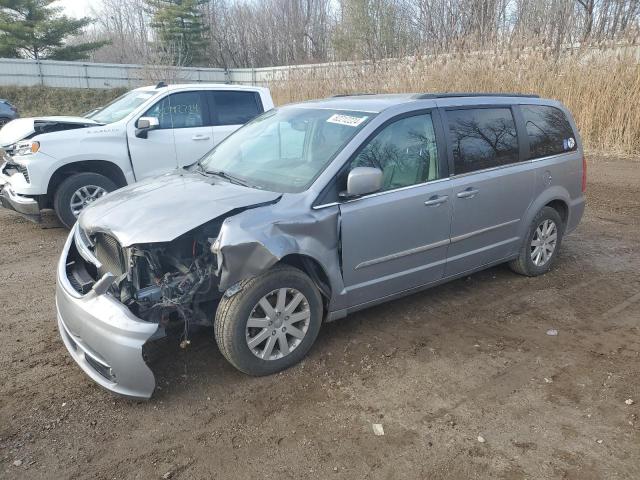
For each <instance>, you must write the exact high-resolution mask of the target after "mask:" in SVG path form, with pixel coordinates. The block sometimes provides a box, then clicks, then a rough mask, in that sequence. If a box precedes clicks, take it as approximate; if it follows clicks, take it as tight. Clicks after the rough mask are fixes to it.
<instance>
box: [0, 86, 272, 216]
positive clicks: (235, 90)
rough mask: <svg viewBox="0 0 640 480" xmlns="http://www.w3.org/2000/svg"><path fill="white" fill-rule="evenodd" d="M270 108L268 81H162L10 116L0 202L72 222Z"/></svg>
mask: <svg viewBox="0 0 640 480" xmlns="http://www.w3.org/2000/svg"><path fill="white" fill-rule="evenodd" d="M271 108H273V101H272V99H271V96H270V94H269V90H268V89H266V88H261V87H248V86H240V85H223V84H184V85H166V84H165V83H163V82H161V83H159V84H158V85H156V86H148V87H142V88H137V89H135V90H131V91H130V92H127V93H125V94H124V95H122V96H121V97H119V98H117V99H116V100H114V101H113V102H111V103H110V104H108V105H106V106H105V107H103V108H101V109H99V110H97V111H92V112H90V113H89V114H88V115H87V116H86V117H62V116H54V117H38V118H22V119H18V120H13V121H11V122H9V123H8V124H7V125H6V126H5V127H4V128H2V130H0V148H2V149H3V150H4V152H5V154H4V155H3V158H2V160H0V202H1V203H2V206H3V207H5V208H9V209H11V210H15V211H17V212H18V213H21V214H22V215H24V216H26V217H27V218H29V219H31V220H34V221H40V212H41V210H42V209H45V208H53V209H54V210H55V211H56V213H57V215H58V217H59V218H60V220H61V221H62V223H64V224H65V225H66V226H67V227H71V226H72V225H73V224H74V223H75V221H76V218H77V217H78V215H79V214H80V212H81V211H82V209H83V208H84V207H86V206H87V205H88V204H90V203H91V202H93V201H94V200H96V199H97V198H100V197H101V196H103V195H105V194H107V193H109V192H111V191H113V190H116V189H118V188H120V187H124V186H125V185H128V184H131V183H134V182H136V181H139V180H142V179H144V178H146V177H152V176H157V175H159V174H162V173H165V172H168V171H171V170H174V169H177V168H181V167H184V166H187V165H190V164H193V163H195V162H196V161H197V160H199V159H200V158H201V157H202V156H203V155H204V154H205V153H207V152H208V151H209V150H211V149H212V148H213V147H214V146H215V145H217V144H218V143H219V142H220V141H222V140H223V139H224V138H225V137H226V136H227V135H229V134H230V133H231V132H233V131H234V130H236V129H237V128H239V127H240V126H241V125H243V124H244V123H246V122H247V121H249V120H251V119H252V118H253V117H255V116H257V115H259V114H261V113H262V112H264V111H266V110H270V109H271Z"/></svg>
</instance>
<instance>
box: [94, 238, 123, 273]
mask: <svg viewBox="0 0 640 480" xmlns="http://www.w3.org/2000/svg"><path fill="white" fill-rule="evenodd" d="M94 244H95V250H94V253H95V256H96V258H97V259H98V261H99V262H100V263H101V264H102V268H101V269H100V271H99V272H98V273H99V274H100V276H102V275H104V274H105V273H107V272H110V273H113V274H114V275H115V276H116V277H118V276H120V275H122V274H123V273H124V272H125V268H124V255H123V254H122V247H121V246H120V243H118V241H117V240H116V239H115V238H113V237H112V236H111V235H107V234H106V233H97V234H96V236H95V239H94Z"/></svg>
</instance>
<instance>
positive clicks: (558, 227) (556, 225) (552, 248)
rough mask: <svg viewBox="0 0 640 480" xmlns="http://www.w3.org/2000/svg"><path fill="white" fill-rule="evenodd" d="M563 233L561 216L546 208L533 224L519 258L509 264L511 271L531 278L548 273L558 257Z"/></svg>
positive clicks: (539, 213)
mask: <svg viewBox="0 0 640 480" xmlns="http://www.w3.org/2000/svg"><path fill="white" fill-rule="evenodd" d="M563 233H564V224H563V222H562V218H561V217H560V214H558V212H557V211H556V210H555V209H553V208H551V207H544V208H543V209H542V210H540V211H539V212H538V214H537V215H536V217H535V218H534V219H533V221H532V222H531V225H530V226H529V230H528V232H527V236H526V237H525V239H524V242H523V244H522V247H521V248H520V254H519V256H518V258H516V259H515V260H512V261H511V262H509V267H511V270H513V271H514V272H516V273H519V274H521V275H527V276H529V277H535V276H537V275H542V274H543V273H547V272H548V271H549V270H550V269H551V267H552V266H553V263H554V261H555V259H556V256H557V255H558V250H559V249H560V244H561V242H562V235H563Z"/></svg>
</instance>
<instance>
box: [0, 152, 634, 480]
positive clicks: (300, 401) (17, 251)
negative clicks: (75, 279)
mask: <svg viewBox="0 0 640 480" xmlns="http://www.w3.org/2000/svg"><path fill="white" fill-rule="evenodd" d="M589 166H590V169H589V188H588V210H587V214H586V216H585V218H584V220H583V222H582V224H581V225H580V227H579V228H578V230H577V231H576V232H575V233H573V234H572V235H570V236H569V237H567V238H566V239H565V242H564V245H563V247H562V254H561V256H560V258H559V261H558V263H557V265H556V267H555V268H554V269H553V271H552V272H550V273H549V274H547V275H545V276H543V277H539V278H525V277H521V276H518V275H515V274H513V273H511V272H510V271H509V270H508V269H507V268H506V267H504V266H501V267H497V268H493V269H490V270H487V271H485V272H482V273H479V274H476V275H473V276H472V277H469V278H466V279H462V280H459V281H455V282H453V283H450V284H447V285H444V286H441V287H437V288H434V289H431V290H429V291H426V292H423V293H419V294H416V295H413V296H411V297H408V298H405V299H402V300H398V301H394V302H392V303H389V304H386V305H383V306H379V307H376V308H372V309H369V310H366V311H363V312H360V313H358V314H355V315H352V316H350V317H349V318H347V319H346V320H342V321H339V322H336V323H332V324H328V325H325V326H324V328H323V330H322V331H321V333H320V337H319V340H318V342H317V344H316V346H315V347H314V348H313V350H312V352H311V354H310V356H309V358H308V359H307V360H306V361H305V362H303V364H301V365H299V366H297V367H294V368H292V369H290V370H288V371H286V372H284V373H281V374H279V375H275V376H271V377H264V378H251V377H248V376H246V375H243V374H241V373H239V372H238V371H236V370H234V369H233V368H232V367H231V366H230V365H229V364H227V363H226V362H225V361H224V359H223V358H222V356H221V355H220V353H219V352H218V351H217V348H216V346H215V342H214V340H213V338H212V334H211V335H201V336H198V337H197V338H195V340H194V343H193V345H192V346H191V348H189V349H188V350H186V351H182V350H180V349H179V348H178V347H177V346H176V345H174V344H166V345H164V346H162V347H161V348H162V352H163V353H164V354H165V356H164V357H163V359H162V360H161V361H159V362H158V363H157V364H156V365H154V370H155V372H156V378H157V381H158V385H159V387H158V390H157V391H156V394H155V396H154V397H153V399H152V400H150V401H148V402H134V401H130V400H126V399H122V398H119V397H115V396H113V395H111V394H110V393H108V392H106V391H104V390H102V389H101V388H99V387H98V386H97V385H95V384H94V383H93V382H92V381H91V380H89V378H88V377H87V376H86V375H85V374H84V373H82V371H81V370H80V369H79V368H78V367H77V366H76V365H75V364H74V363H73V361H72V360H71V359H70V358H69V356H68V355H67V352H66V350H65V348H64V346H63V344H62V342H61V340H60V338H59V336H58V332H57V329H56V324H55V314H54V312H55V308H54V299H53V296H54V287H55V276H54V265H55V263H56V261H57V259H58V254H59V252H60V250H61V248H62V245H63V240H64V238H65V234H66V232H65V231H64V230H63V229H61V228H53V229H42V228H40V227H38V226H36V225H33V224H31V223H28V222H26V221H25V220H23V219H21V218H20V217H18V216H16V215H12V214H8V213H5V212H2V213H0V265H2V268H1V269H0V279H1V280H0V308H1V310H0V311H1V312H2V314H1V318H0V338H1V340H0V477H1V478H6V479H12V478H42V479H51V478H56V479H58V478H91V479H111V478H117V479H120V478H135V479H147V478H151V479H153V478H159V479H161V478H176V479H187V478H188V479H205V478H206V479H210V478H212V479H231V478H242V479H249V478H256V479H258V478H259V479H269V478H277V479H286V478H291V479H300V478H322V479H325V478H335V479H340V478H345V479H347V478H348V479H355V478H367V479H373V478H375V479H378V478H382V479H395V478H401V479H413V478H416V479H418V478H420V479H456V480H458V479H466V478H498V479H521V478H522V479H524V478H527V479H534V478H561V479H580V480H590V479H623V478H624V479H637V478H640V419H639V418H638V416H639V415H640V328H639V327H640V161H639V160H638V159H615V158H606V159H605V158H592V159H591V160H590V165H589ZM549 329H557V330H558V335H557V336H549V335H547V334H546V332H547V330H549ZM627 399H632V400H633V401H634V403H633V404H630V405H628V404H627V403H626V402H625V401H626V400H627ZM374 423H380V424H382V425H383V427H384V436H375V435H374V433H373V429H372V424H374ZM479 436H481V437H483V438H484V439H485V441H484V442H480V441H479Z"/></svg>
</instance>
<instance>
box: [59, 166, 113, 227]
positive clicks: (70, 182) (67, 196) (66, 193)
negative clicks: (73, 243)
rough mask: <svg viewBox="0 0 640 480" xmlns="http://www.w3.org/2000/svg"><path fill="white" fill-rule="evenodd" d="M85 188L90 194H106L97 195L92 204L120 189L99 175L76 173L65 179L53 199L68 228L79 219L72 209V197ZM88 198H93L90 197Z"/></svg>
mask: <svg viewBox="0 0 640 480" xmlns="http://www.w3.org/2000/svg"><path fill="white" fill-rule="evenodd" d="M83 187H84V188H87V192H88V193H92V192H100V191H103V192H105V193H102V194H98V193H97V194H96V196H95V198H93V199H90V198H89V199H88V202H87V203H90V202H91V201H93V200H95V199H96V198H98V197H100V196H102V195H105V194H106V193H109V192H113V191H114V190H116V189H117V188H118V187H117V186H116V184H115V183H113V181H111V180H110V179H109V178H107V177H105V176H104V175H100V174H99V173H89V172H87V173H76V174H74V175H72V176H70V177H69V178H67V179H65V180H64V181H63V182H62V183H60V185H58V189H57V190H56V193H55V195H54V197H53V209H54V210H55V211H56V214H57V215H58V218H59V219H60V221H61V222H62V223H63V224H64V225H65V226H66V227H67V228H71V227H72V226H73V224H74V223H76V219H77V216H76V213H74V211H73V209H72V208H71V200H72V197H74V195H76V193H78V192H80V191H81V189H82V188H83ZM100 189H101V190H100ZM88 197H91V196H90V195H89V196H88ZM76 199H78V200H79V198H78V197H76ZM82 208H84V207H83V206H81V207H79V209H82Z"/></svg>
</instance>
